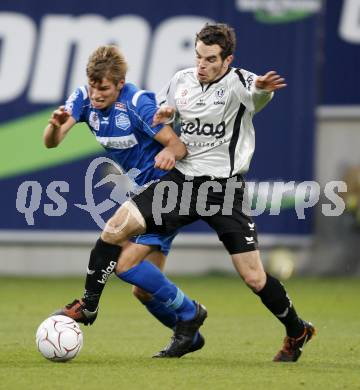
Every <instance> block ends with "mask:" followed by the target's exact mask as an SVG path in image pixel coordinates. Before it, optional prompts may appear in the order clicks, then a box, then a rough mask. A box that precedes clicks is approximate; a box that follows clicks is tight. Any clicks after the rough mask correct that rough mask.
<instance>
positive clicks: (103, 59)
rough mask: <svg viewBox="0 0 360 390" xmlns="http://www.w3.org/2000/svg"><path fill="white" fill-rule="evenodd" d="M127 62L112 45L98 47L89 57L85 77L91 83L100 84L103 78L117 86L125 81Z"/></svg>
mask: <svg viewBox="0 0 360 390" xmlns="http://www.w3.org/2000/svg"><path fill="white" fill-rule="evenodd" d="M127 69H128V65H127V62H126V60H125V57H124V55H123V54H122V53H121V51H120V49H119V48H118V47H117V46H114V45H104V46H100V47H98V48H97V49H96V50H95V51H94V52H93V53H92V54H91V55H90V57H89V61H88V64H87V66H86V75H87V77H88V79H89V81H91V82H95V83H98V82H101V81H102V80H103V79H104V78H107V79H108V80H110V81H112V82H113V83H114V84H118V83H119V81H121V80H125V76H126V72H127Z"/></svg>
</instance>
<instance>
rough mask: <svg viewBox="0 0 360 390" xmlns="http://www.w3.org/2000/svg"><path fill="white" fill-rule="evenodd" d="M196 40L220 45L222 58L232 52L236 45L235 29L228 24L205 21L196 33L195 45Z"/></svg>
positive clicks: (206, 43)
mask: <svg viewBox="0 0 360 390" xmlns="http://www.w3.org/2000/svg"><path fill="white" fill-rule="evenodd" d="M198 41H201V42H203V43H205V45H208V46H209V45H216V44H217V45H219V46H220V47H221V49H222V50H221V54H220V55H221V58H222V59H223V60H224V59H225V58H226V57H228V56H230V55H231V54H233V53H234V50H235V46H236V35H235V30H234V29H233V28H232V27H230V26H229V25H228V24H224V23H215V24H209V23H206V24H205V26H204V27H203V28H202V29H201V31H200V32H199V33H198V34H196V38H195V45H196V44H197V42H198Z"/></svg>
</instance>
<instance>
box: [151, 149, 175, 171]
mask: <svg viewBox="0 0 360 390" xmlns="http://www.w3.org/2000/svg"><path fill="white" fill-rule="evenodd" d="M175 163H176V159H175V155H174V153H172V152H171V151H169V150H167V149H166V148H165V149H163V150H162V151H161V152H159V153H158V154H157V155H156V156H155V164H154V167H155V168H159V169H163V170H165V171H170V170H171V169H173V168H174V167H175Z"/></svg>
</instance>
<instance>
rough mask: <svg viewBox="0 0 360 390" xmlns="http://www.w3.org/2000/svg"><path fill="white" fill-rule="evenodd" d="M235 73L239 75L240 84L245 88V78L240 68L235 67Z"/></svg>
mask: <svg viewBox="0 0 360 390" xmlns="http://www.w3.org/2000/svg"><path fill="white" fill-rule="evenodd" d="M235 73H236V74H237V75H238V76H239V79H240V81H241V83H242V85H243V86H244V87H245V88H246V82H245V79H244V76H243V74H242V73H241V70H240V68H237V69H236V70H235Z"/></svg>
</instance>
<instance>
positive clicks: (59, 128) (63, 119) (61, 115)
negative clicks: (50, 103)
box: [44, 106, 75, 148]
mask: <svg viewBox="0 0 360 390" xmlns="http://www.w3.org/2000/svg"><path fill="white" fill-rule="evenodd" d="M74 124H75V120H74V119H73V118H72V117H71V116H70V114H69V113H68V112H66V111H65V108H64V106H60V107H59V108H58V109H56V110H55V111H53V113H52V114H51V117H50V119H49V124H48V125H47V126H46V127H45V130H44V144H45V146H46V147H47V148H56V147H57V146H58V145H59V143H60V142H61V141H62V140H63V139H64V137H65V136H66V134H67V133H68V131H69V130H70V129H71V127H72V126H74Z"/></svg>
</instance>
